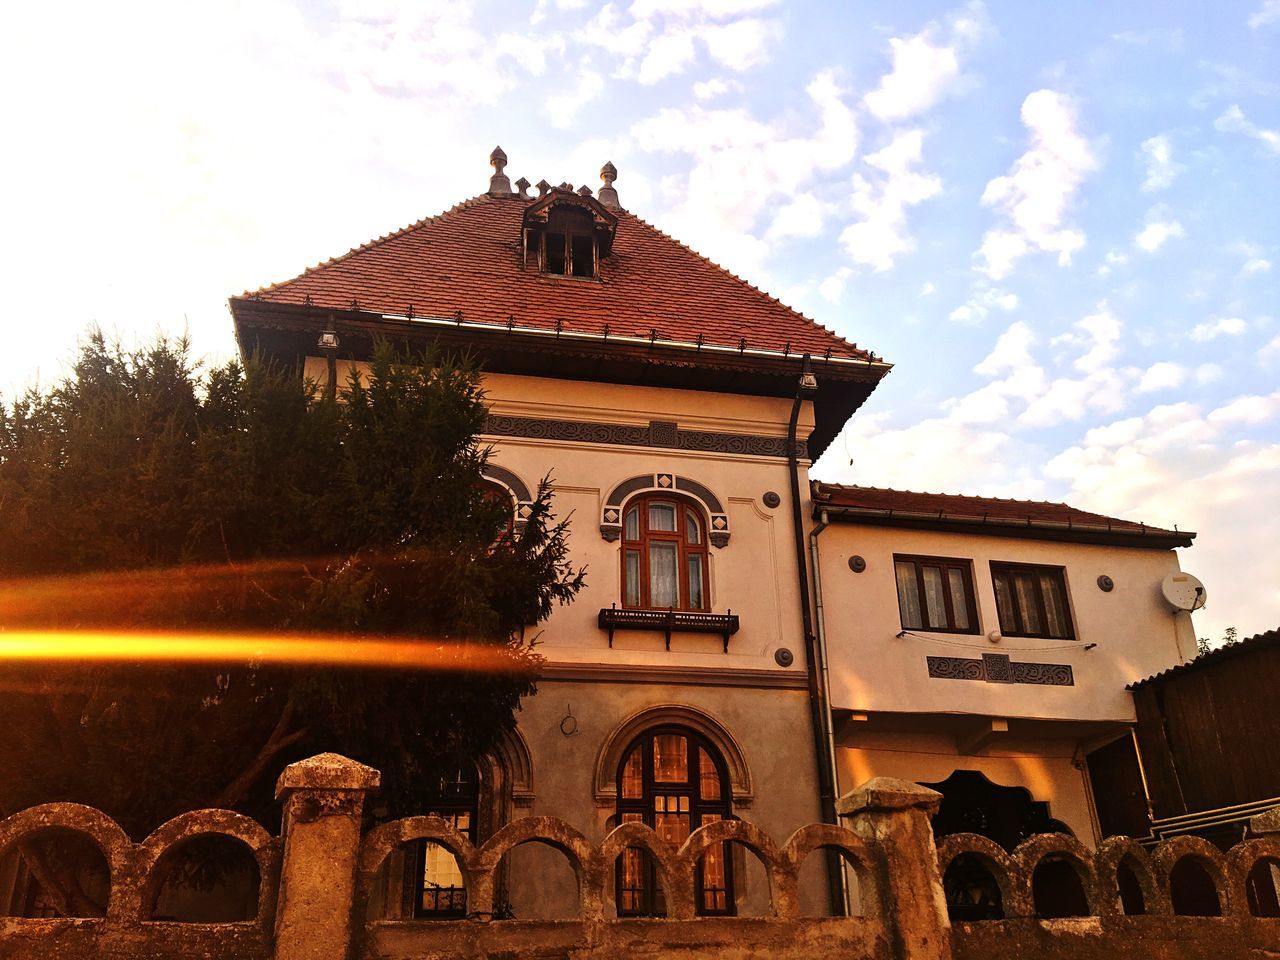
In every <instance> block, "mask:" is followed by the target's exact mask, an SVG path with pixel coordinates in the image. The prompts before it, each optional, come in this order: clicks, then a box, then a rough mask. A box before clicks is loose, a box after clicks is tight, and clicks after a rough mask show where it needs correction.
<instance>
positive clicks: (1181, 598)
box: [1160, 573, 1209, 611]
mask: <svg viewBox="0 0 1280 960" xmlns="http://www.w3.org/2000/svg"><path fill="white" fill-rule="evenodd" d="M1160 592H1161V593H1162V594H1163V595H1164V598H1165V600H1166V601H1167V602H1168V604H1169V606H1171V607H1173V609H1174V610H1175V611H1178V610H1187V611H1190V610H1199V609H1200V608H1202V607H1203V606H1204V604H1205V601H1206V600H1208V599H1209V595H1208V594H1207V593H1205V589H1204V584H1203V583H1201V582H1200V581H1199V580H1197V579H1196V578H1195V577H1193V576H1192V575H1191V574H1189V573H1171V574H1169V575H1168V576H1167V577H1165V578H1164V580H1162V581H1161V583H1160Z"/></svg>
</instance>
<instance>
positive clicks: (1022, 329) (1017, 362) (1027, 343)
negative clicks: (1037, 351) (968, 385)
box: [973, 320, 1035, 377]
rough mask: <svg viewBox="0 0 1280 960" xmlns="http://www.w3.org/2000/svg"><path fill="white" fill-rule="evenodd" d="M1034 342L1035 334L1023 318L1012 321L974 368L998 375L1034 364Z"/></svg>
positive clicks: (987, 374) (987, 373)
mask: <svg viewBox="0 0 1280 960" xmlns="http://www.w3.org/2000/svg"><path fill="white" fill-rule="evenodd" d="M1033 343H1035V334H1033V333H1032V332H1031V328H1030V327H1029V326H1027V324H1025V323H1023V322H1022V321H1021V320H1018V321H1016V322H1014V323H1011V324H1010V325H1009V329H1007V330H1006V331H1005V332H1004V333H1002V334H1000V336H999V337H998V338H997V339H996V342H995V346H993V347H992V348H991V352H990V353H989V354H987V355H986V357H984V358H983V360H982V361H981V362H980V363H979V364H978V365H977V366H976V367H974V368H973V372H974V373H978V374H981V375H982V376H986V377H998V376H999V375H1000V374H1002V373H1006V372H1007V371H1010V370H1017V369H1019V368H1021V367H1028V366H1032V365H1034V363H1035V361H1034V360H1033V359H1032V357H1031V345H1032V344H1033Z"/></svg>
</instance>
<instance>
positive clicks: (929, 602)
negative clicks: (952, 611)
mask: <svg viewBox="0 0 1280 960" xmlns="http://www.w3.org/2000/svg"><path fill="white" fill-rule="evenodd" d="M921 572H922V573H923V574H924V605H925V614H926V619H927V621H928V624H929V626H931V627H942V628H944V629H945V628H946V626H947V601H946V599H945V598H944V597H943V595H942V590H943V587H942V568H941V567H922V568H921Z"/></svg>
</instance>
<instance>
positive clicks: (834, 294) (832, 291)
mask: <svg viewBox="0 0 1280 960" xmlns="http://www.w3.org/2000/svg"><path fill="white" fill-rule="evenodd" d="M852 275H853V269H852V268H851V267H840V268H838V269H837V270H836V272H835V273H833V274H831V276H829V277H827V278H826V279H825V280H823V281H822V282H821V283H820V284H818V293H819V294H821V295H822V299H824V300H826V301H827V302H828V303H839V302H840V298H841V297H843V296H844V288H845V287H846V286H848V283H849V277H851V276H852Z"/></svg>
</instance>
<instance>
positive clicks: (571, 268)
mask: <svg viewBox="0 0 1280 960" xmlns="http://www.w3.org/2000/svg"><path fill="white" fill-rule="evenodd" d="M588 193H589V191H588ZM617 223H618V220H617V217H615V216H614V215H613V214H612V213H610V212H609V211H608V210H606V209H605V208H604V207H603V206H601V204H600V202H599V201H598V200H596V199H595V198H594V197H591V196H587V195H583V194H581V193H574V192H573V191H572V190H568V189H565V188H562V187H554V188H551V189H550V190H549V191H548V192H547V194H546V195H545V196H543V197H541V198H540V199H538V200H536V201H535V202H534V203H532V204H530V206H529V208H528V209H527V210H526V211H525V215H524V268H525V269H526V270H538V271H540V272H542V273H549V274H552V275H555V276H561V277H583V278H590V277H595V276H597V275H598V272H599V271H598V265H599V263H600V260H601V259H602V258H604V257H607V256H608V255H609V252H610V250H611V249H612V246H613V234H614V230H615V229H616V228H617Z"/></svg>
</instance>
